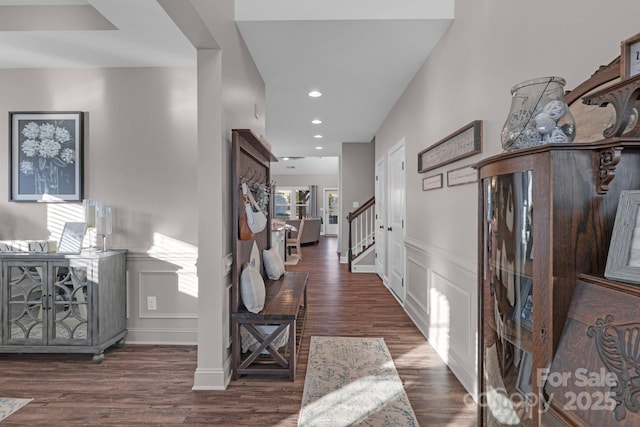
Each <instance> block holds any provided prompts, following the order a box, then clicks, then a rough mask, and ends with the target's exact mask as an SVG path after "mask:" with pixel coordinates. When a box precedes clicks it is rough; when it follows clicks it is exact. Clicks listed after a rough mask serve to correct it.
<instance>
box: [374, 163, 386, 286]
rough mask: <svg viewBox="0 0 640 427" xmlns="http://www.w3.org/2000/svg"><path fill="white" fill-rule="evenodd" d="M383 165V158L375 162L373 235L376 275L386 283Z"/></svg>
mask: <svg viewBox="0 0 640 427" xmlns="http://www.w3.org/2000/svg"><path fill="white" fill-rule="evenodd" d="M385 164H386V161H385V159H384V157H383V158H382V159H380V160H378V162H376V188H375V196H376V208H375V213H376V219H375V227H376V228H375V231H376V233H375V235H376V245H375V251H376V273H378V276H380V278H381V279H382V281H383V282H386V281H387V261H386V258H387V232H386V229H385V227H386V224H385V214H384V212H385V209H386V208H387V205H386V203H385V199H384V197H385V194H384V188H385V185H386V183H387V181H386V176H385V170H384V168H385Z"/></svg>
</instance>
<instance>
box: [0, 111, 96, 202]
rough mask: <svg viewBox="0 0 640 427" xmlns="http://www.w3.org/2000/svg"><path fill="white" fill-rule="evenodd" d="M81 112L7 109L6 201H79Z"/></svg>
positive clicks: (82, 142)
mask: <svg viewBox="0 0 640 427" xmlns="http://www.w3.org/2000/svg"><path fill="white" fill-rule="evenodd" d="M83 145H84V114H83V113H82V112H80V111H60V112H36V111H12V112H9V201H11V202H79V201H81V200H82V191H83V172H84V171H83V152H84V150H83Z"/></svg>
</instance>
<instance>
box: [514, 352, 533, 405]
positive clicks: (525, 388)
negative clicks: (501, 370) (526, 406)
mask: <svg viewBox="0 0 640 427" xmlns="http://www.w3.org/2000/svg"><path fill="white" fill-rule="evenodd" d="M532 368H533V358H532V357H531V353H529V352H528V351H524V350H523V351H522V357H521V358H520V365H519V367H518V380H517V382H516V390H518V392H520V393H521V394H522V395H523V396H529V395H530V394H531V393H532V392H533V386H532V384H531V370H532Z"/></svg>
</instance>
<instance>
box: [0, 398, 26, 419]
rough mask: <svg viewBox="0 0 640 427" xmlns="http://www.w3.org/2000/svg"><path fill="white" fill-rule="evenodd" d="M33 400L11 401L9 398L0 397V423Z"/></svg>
mask: <svg viewBox="0 0 640 427" xmlns="http://www.w3.org/2000/svg"><path fill="white" fill-rule="evenodd" d="M32 400H33V399H12V398H10V397H0V421H2V420H4V419H5V418H7V417H8V416H9V415H11V414H13V413H14V412H16V411H17V410H18V409H20V408H22V407H23V406H24V405H26V404H27V403H29V402H31V401H32Z"/></svg>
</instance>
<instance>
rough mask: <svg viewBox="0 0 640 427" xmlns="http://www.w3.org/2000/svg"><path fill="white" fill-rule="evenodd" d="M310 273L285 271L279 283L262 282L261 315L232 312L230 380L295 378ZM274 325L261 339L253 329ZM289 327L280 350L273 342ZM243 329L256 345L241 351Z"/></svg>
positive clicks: (243, 310) (273, 281)
mask: <svg viewBox="0 0 640 427" xmlns="http://www.w3.org/2000/svg"><path fill="white" fill-rule="evenodd" d="M308 278H309V274H308V273H303V272H291V271H289V272H286V273H285V274H284V275H283V276H282V277H281V278H280V279H279V280H265V287H266V298H265V305H264V308H263V309H262V311H261V312H260V313H257V314H256V313H251V312H249V311H247V310H246V309H245V308H244V306H241V307H239V309H238V311H236V312H232V313H231V320H232V334H233V342H234V345H233V354H232V359H233V379H234V380H235V379H238V377H239V376H240V375H243V374H261V375H287V376H288V377H289V380H291V381H293V380H295V377H296V363H297V359H298V353H299V347H300V342H301V341H302V332H303V330H304V323H305V320H306V315H307V313H306V307H307V282H308ZM261 325H265V326H275V329H274V330H273V331H272V332H271V333H270V334H268V335H266V336H263V333H261V332H260V331H259V330H258V329H256V326H261ZM287 327H289V339H288V342H287V344H286V345H285V346H284V347H281V348H280V349H277V348H275V347H274V345H273V342H274V340H275V339H276V338H277V337H278V336H279V335H280V333H281V332H282V331H284V330H285V329H286V328H287ZM242 328H245V329H246V330H247V331H248V332H249V333H250V334H251V335H252V336H253V337H254V338H255V339H256V342H257V344H258V345H257V347H255V348H254V349H253V350H249V351H247V352H246V353H243V352H242V346H241V344H240V343H241V342H242V338H241V329H242Z"/></svg>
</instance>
